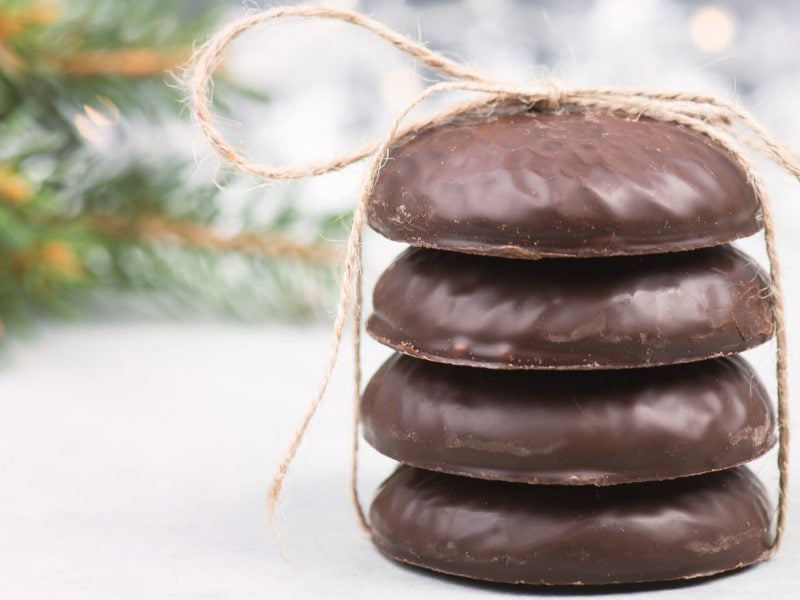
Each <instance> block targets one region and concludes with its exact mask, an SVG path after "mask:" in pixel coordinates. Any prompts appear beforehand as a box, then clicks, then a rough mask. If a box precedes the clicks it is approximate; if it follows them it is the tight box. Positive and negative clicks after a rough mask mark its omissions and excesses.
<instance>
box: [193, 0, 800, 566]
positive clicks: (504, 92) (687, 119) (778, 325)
mask: <svg viewBox="0 0 800 600" xmlns="http://www.w3.org/2000/svg"><path fill="white" fill-rule="evenodd" d="M287 17H300V18H315V19H329V20H333V21H343V22H345V23H349V24H352V25H356V26H358V27H361V28H364V29H367V30H369V31H372V32H373V33H375V34H377V35H378V36H380V37H381V38H383V39H384V40H386V41H387V42H389V43H390V44H392V45H393V46H395V47H396V48H398V49H399V50H400V51H402V52H403V53H405V54H407V55H409V56H411V57H412V58H413V59H415V60H416V61H417V62H418V63H420V64H422V65H424V66H426V67H428V68H429V69H432V70H433V71H435V72H437V73H439V74H440V75H441V76H442V77H443V78H445V79H449V80H447V81H441V82H439V83H434V84H431V85H429V86H428V87H426V88H425V89H424V90H423V91H422V92H421V93H420V94H419V95H418V96H417V97H416V98H414V100H412V101H411V102H409V103H408V104H407V105H406V106H405V108H403V109H402V110H401V111H400V113H399V114H398V115H397V116H396V117H395V119H394V122H393V123H392V125H391V127H390V128H389V131H388V133H387V134H386V136H385V137H383V139H379V140H375V141H372V142H369V143H367V144H364V145H362V146H361V147H359V148H357V149H355V150H353V151H352V152H349V153H346V154H342V155H341V156H337V157H335V158H333V159H331V160H328V161H318V162H312V163H308V164H305V165H296V164H287V165H280V166H274V165H270V164H259V163H254V162H251V161H250V160H249V159H248V158H246V157H245V156H243V155H242V154H241V153H240V151H239V150H237V149H236V148H235V147H234V146H232V145H231V144H230V143H229V142H228V141H227V140H226V139H225V137H224V136H223V135H222V134H221V133H220V132H219V130H218V129H217V128H216V126H215V125H214V120H213V116H212V114H211V110H210V105H211V103H212V89H211V87H212V86H211V83H212V74H213V73H214V71H215V69H216V68H217V66H218V65H219V63H220V62H221V60H222V58H223V55H224V52H225V49H226V48H227V47H228V45H230V44H231V43H232V42H233V41H234V40H235V39H236V38H237V37H239V36H240V35H241V34H242V33H244V32H245V31H248V30H250V29H252V28H254V27H256V26H258V25H261V24H263V23H266V22H268V21H274V20H277V19H283V18H287ZM188 91H189V99H190V102H191V109H192V113H193V117H194V119H195V121H196V122H197V124H198V125H199V127H200V129H201V130H202V132H203V134H204V135H205V137H206V138H207V139H208V141H209V142H210V144H211V145H212V146H213V148H214V149H215V150H216V151H217V152H218V153H219V155H220V156H221V157H222V158H223V159H225V160H226V161H227V162H229V163H230V164H232V165H233V166H234V167H236V168H237V169H239V170H240V171H242V172H244V173H247V174H249V175H252V176H255V177H259V178H263V179H267V180H297V179H304V178H306V177H313V176H315V175H321V174H324V173H329V172H331V171H336V170H338V169H341V168H343V167H346V166H348V165H350V164H352V163H355V162H357V161H360V160H362V159H364V158H369V159H370V163H369V169H368V171H367V175H366V178H365V180H364V184H363V186H362V188H361V192H360V195H359V198H358V202H357V204H356V206H355V208H354V211H353V224H352V228H351V230H350V235H349V237H348V238H347V244H346V250H345V255H344V266H343V272H342V280H341V291H340V298H339V303H338V306H337V308H336V317H335V319H334V325H333V335H332V338H331V342H330V348H329V350H328V359H327V363H326V364H325V368H324V370H323V374H322V379H321V380H320V382H319V386H318V388H317V390H316V392H315V394H314V396H313V397H312V399H311V402H310V403H309V405H308V408H307V409H306V413H305V414H304V416H303V418H302V420H301V421H300V425H299V427H298V428H297V430H296V431H295V432H294V434H293V436H292V438H291V441H290V443H289V447H288V448H287V450H286V453H285V455H284V457H283V459H282V460H281V462H280V464H279V466H278V469H277V472H276V473H275V476H274V477H273V479H272V483H271V485H270V488H269V492H268V495H267V511H268V514H269V516H270V522H271V523H273V525H274V513H275V506H276V503H277V501H278V498H279V496H280V493H281V488H282V487H283V483H284V480H285V478H286V475H287V473H288V471H289V467H290V465H291V463H292V460H293V459H294V457H295V454H296V453H297V450H298V448H299V446H300V443H301V442H302V440H303V437H304V436H305V434H306V431H307V429H308V426H309V424H310V422H311V420H312V419H313V417H314V414H315V413H316V412H317V409H318V408H319V405H320V403H321V402H322V399H323V397H324V396H325V392H326V390H327V388H328V383H329V382H330V379H331V375H332V373H333V369H334V366H335V365H336V361H337V358H338V355H339V349H340V346H341V341H342V337H343V335H344V330H345V326H346V325H347V319H348V317H349V316H352V323H353V352H354V355H355V361H354V362H355V367H354V371H353V384H354V387H355V398H354V399H355V410H354V418H353V439H352V462H351V481H350V490H351V495H352V499H353V504H354V506H355V510H356V515H357V517H358V522H359V524H360V525H361V527H362V528H363V529H364V531H365V532H370V531H371V529H370V525H369V523H368V521H367V518H366V516H365V514H364V510H363V508H362V506H361V502H360V501H359V498H358V490H357V486H356V482H357V474H358V462H357V456H358V445H359V437H358V435H359V431H358V429H359V404H360V400H361V360H360V353H361V298H362V282H361V270H362V268H361V236H362V231H363V229H364V223H365V216H366V208H367V203H368V201H369V197H370V195H371V193H372V189H373V187H374V185H375V181H376V179H377V177H378V174H379V173H380V170H381V167H382V166H383V164H384V163H385V162H386V160H387V158H388V152H389V150H390V148H391V147H393V146H395V145H396V144H399V143H401V142H403V141H405V140H407V139H409V138H411V137H413V136H414V135H416V134H418V133H419V132H421V131H422V130H424V129H426V128H428V127H430V126H432V125H437V124H442V123H446V122H448V121H450V120H452V119H454V118H455V117H457V116H461V115H483V116H488V115H490V114H492V113H493V112H495V111H497V110H500V109H502V110H505V111H508V110H511V111H519V112H523V111H537V112H548V111H549V112H553V111H560V110H573V111H575V110H577V111H595V112H601V113H607V114H613V115H617V116H622V117H627V118H633V119H639V118H642V117H644V118H648V119H654V120H656V121H662V122H665V123H673V124H676V125H681V126H683V127H687V128H689V129H692V130H694V131H697V132H699V133H702V134H703V135H705V136H707V137H708V138H710V139H711V140H713V141H714V142H716V143H718V144H719V145H721V146H722V147H724V148H725V149H726V150H727V151H728V152H729V153H730V154H731V155H732V157H733V159H734V160H735V161H736V162H738V163H739V164H740V165H741V167H742V169H743V170H744V172H745V174H746V176H747V179H748V181H749V183H750V184H751V185H752V186H753V189H754V191H755V194H756V197H757V198H758V201H759V203H760V206H761V213H762V218H763V225H764V239H765V243H766V251H767V256H768V258H769V269H770V276H771V289H770V290H769V293H770V294H771V296H772V300H773V321H774V331H775V338H776V362H775V370H776V377H777V393H778V399H777V404H778V438H779V442H778V468H779V471H780V477H779V497H778V509H777V516H776V523H775V534H774V537H773V541H772V552H773V553H774V552H775V551H776V550H777V549H778V546H779V544H780V542H781V539H782V537H783V534H784V531H785V527H786V512H787V505H788V499H787V492H788V475H789V414H788V406H787V405H788V389H787V363H786V358H787V357H786V355H787V348H786V331H785V327H784V304H783V295H782V291H781V280H780V263H779V260H778V252H777V248H776V246H775V229H774V223H773V215H772V206H771V204H770V201H769V197H768V196H767V192H766V189H765V187H764V184H763V182H762V180H761V178H760V177H759V175H758V173H757V172H756V170H755V168H754V166H753V164H752V163H751V161H750V159H749V158H748V156H747V155H746V154H745V153H744V146H747V147H749V148H751V149H752V150H754V151H755V152H757V153H758V154H760V155H762V156H764V157H766V158H767V159H768V160H770V161H771V162H773V163H775V164H777V165H778V166H780V167H781V168H782V169H784V170H785V171H788V172H789V173H790V174H791V175H793V176H794V177H795V178H796V179H797V180H798V181H800V161H798V159H797V158H796V157H795V156H793V155H792V154H791V153H790V152H789V150H787V149H786V148H785V147H784V146H783V145H782V144H781V143H780V142H779V141H778V140H777V139H776V138H775V137H774V136H773V135H772V134H771V133H770V132H769V131H767V130H766V129H765V128H764V127H763V126H762V125H760V124H759V123H758V122H757V121H756V120H755V119H754V118H753V117H751V116H750V114H748V113H747V112H746V111H745V110H744V109H743V108H741V107H739V106H737V105H736V104H734V103H732V102H729V101H727V100H723V99H720V98H716V97H714V96H710V95H705V94H692V93H686V92H678V91H654V90H649V89H639V88H628V89H617V88H604V87H589V88H580V87H565V86H563V85H562V84H560V83H558V82H556V81H555V80H552V79H548V80H545V81H543V82H541V83H539V84H536V85H524V86H521V85H516V84H510V83H505V82H502V81H497V80H494V79H492V78H490V77H486V76H484V75H482V74H480V73H479V72H477V71H474V70H472V69H471V68H469V67H467V66H466V65H462V64H459V63H457V62H454V61H452V60H450V59H448V58H446V57H444V56H442V55H441V54H438V53H436V52H433V51H431V50H429V49H428V48H426V47H425V46H424V45H422V44H420V43H418V42H415V41H413V40H411V39H410V38H408V37H406V36H403V35H401V34H399V33H397V32H396V31H393V30H392V29H390V28H388V27H386V26H385V25H383V24H382V23H380V22H378V21H375V20H373V19H370V18H368V17H365V16H363V15H361V14H359V13H356V12H352V11H348V10H341V9H334V8H325V7H311V6H296V7H290V6H283V7H276V8H272V9H270V10H266V11H263V12H260V13H255V14H251V15H248V16H246V17H244V18H242V19H240V20H238V21H236V22H234V23H232V24H231V25H228V26H227V27H225V28H224V29H222V30H221V31H220V32H218V33H217V34H216V35H214V36H213V37H212V38H211V39H209V40H208V42H206V43H205V44H204V45H203V46H202V47H200V48H199V49H198V50H197V52H196V53H195V56H194V58H193V61H192V64H191V67H190V70H189V78H188ZM450 91H462V92H473V93H476V94H479V98H478V99H475V100H468V101H459V102H457V103H454V104H452V105H451V106H448V107H447V108H445V109H442V110H439V111H438V112H436V113H434V114H433V115H431V116H429V117H426V118H422V119H419V120H416V121H414V122H412V123H410V124H405V125H404V122H405V120H406V117H407V116H408V114H409V112H411V111H412V110H413V109H414V108H415V107H417V106H418V105H419V104H421V103H422V102H424V101H425V100H427V99H428V98H430V97H432V96H435V95H437V94H440V93H442V92H450Z"/></svg>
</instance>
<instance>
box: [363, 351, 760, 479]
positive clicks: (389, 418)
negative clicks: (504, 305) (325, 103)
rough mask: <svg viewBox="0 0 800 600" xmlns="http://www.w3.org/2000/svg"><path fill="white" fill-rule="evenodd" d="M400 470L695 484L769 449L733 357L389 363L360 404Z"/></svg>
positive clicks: (753, 397) (742, 366) (753, 378)
mask: <svg viewBox="0 0 800 600" xmlns="http://www.w3.org/2000/svg"><path fill="white" fill-rule="evenodd" d="M361 418H362V423H363V426H364V437H365V438H366V439H367V441H368V442H369V443H370V444H371V445H372V446H373V447H375V448H376V449H377V450H378V451H380V452H382V453H383V454H386V455H387V456H390V457H391V458H394V459H395V460H398V461H400V462H402V463H405V464H409V465H413V466H416V467H422V468H424V469H430V470H434V471H443V472H447V473H454V474H457V475H466V476H470V477H478V478H483V479H501V480H506V481H520V482H526V483H539V484H572V485H582V484H594V485H610V484H618V483H630V482H636V481H653V480H655V481H660V480H663V479H671V478H675V477H685V476H688V475H696V474H698V473H705V472H708V471H714V470H718V469H723V468H727V467H732V466H734V465H738V464H741V463H744V462H747V461H750V460H752V459H754V458H756V457H757V456H759V455H761V454H763V453H764V452H766V451H767V450H769V449H770V448H771V447H772V445H773V444H774V443H775V433H774V432H775V415H774V411H773V408H772V403H771V402H770V399H769V394H768V393H767V391H766V390H765V389H764V386H763V385H762V384H761V382H760V381H759V379H758V376H757V375H756V374H755V372H754V371H753V369H752V368H751V367H750V366H749V365H748V364H747V362H746V361H745V360H744V359H742V358H739V357H734V358H719V359H712V360H708V361H701V362H695V363H689V364H685V365H676V366H669V367H654V368H650V369H630V370H626V371H579V372H567V371H496V370H495V371H488V370H485V369H475V368H470V367H456V366H452V365H442V364H436V363H431V362H427V361H423V360H419V359H416V358H411V357H409V356H404V355H401V354H396V355H394V356H393V357H391V358H390V359H389V360H388V361H387V362H386V363H384V365H383V366H382V367H381V368H380V369H379V370H378V371H377V372H376V373H375V375H374V376H373V377H372V379H371V380H370V382H369V384H368V385H367V387H366V389H365V390H364V395H363V398H362V403H361Z"/></svg>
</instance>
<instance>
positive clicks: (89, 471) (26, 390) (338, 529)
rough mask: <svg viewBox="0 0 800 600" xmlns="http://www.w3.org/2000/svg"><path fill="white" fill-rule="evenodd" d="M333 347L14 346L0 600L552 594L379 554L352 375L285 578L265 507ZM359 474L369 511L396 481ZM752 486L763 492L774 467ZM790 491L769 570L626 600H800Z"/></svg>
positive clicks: (105, 341) (170, 340)
mask: <svg viewBox="0 0 800 600" xmlns="http://www.w3.org/2000/svg"><path fill="white" fill-rule="evenodd" d="M327 336H328V333H327V328H325V327H321V326H320V327H314V328H308V329H291V328H288V327H279V326H274V327H266V326H260V327H255V326H244V325H235V324H210V323H179V324H174V323H172V324H171V323H161V322H152V321H151V322H141V323H114V322H105V323H102V322H101V323H85V322H84V323H77V324H70V325H49V326H45V327H43V329H42V330H41V331H40V332H39V333H38V335H37V337H35V338H32V339H29V340H27V341H19V340H17V341H16V342H15V343H14V344H13V345H12V348H11V349H10V352H9V353H8V354H7V356H6V359H5V360H4V364H3V365H2V366H1V367H0V474H2V475H1V477H2V494H0V597H2V598H9V599H15V600H17V599H28V598H48V599H49V598H59V599H71V598H76V599H77V598H80V599H82V600H91V599H95V598H97V599H104V600H105V599H109V598H115V599H118V598H119V599H126V598H131V599H133V598H136V599H141V598H159V599H171V598H193V599H211V598H215V599H216V598H220V599H222V598H224V599H240V598H265V599H267V598H269V599H276V600H283V599H295V598H324V599H326V600H333V599H338V598H348V599H351V598H352V599H357V598H365V599H370V600H379V599H383V598H412V597H413V598H458V599H466V598H479V597H480V598H485V597H487V596H488V595H490V591H491V592H492V593H493V594H496V595H498V596H502V595H508V594H515V593H522V594H527V595H532V596H535V595H539V594H545V593H547V590H536V589H530V588H526V589H521V590H517V589H516V588H508V587H504V588H496V587H493V588H487V587H483V586H476V585H472V584H467V583H464V582H462V581H460V580H457V579H454V578H453V579H451V578H444V577H435V576H429V575H426V574H424V573H423V572H421V571H416V570H411V569H408V568H401V567H398V566H397V565H395V564H393V563H391V562H389V561H388V560H385V559H383V558H382V557H380V556H379V555H378V553H377V552H376V551H375V550H373V548H372V547H371V546H370V544H369V543H368V542H367V541H366V540H365V539H364V538H363V537H362V535H361V533H360V532H359V530H358V528H357V526H356V524H355V521H354V519H353V517H352V512H351V509H350V506H349V500H348V494H347V469H348V467H347V464H348V444H349V436H350V398H351V396H350V393H349V388H348V372H349V371H348V364H347V361H345V362H344V363H343V364H342V365H341V366H340V368H339V369H338V371H337V376H336V380H335V381H334V385H333V388H332V390H331V394H330V395H329V397H328V399H327V402H326V404H325V406H324V408H323V410H322V412H321V413H320V416H319V419H318V420H317V421H316V422H315V423H314V425H313V426H312V429H311V435H310V439H309V443H307V444H305V445H304V447H303V449H302V450H301V452H300V456H299V458H298V461H297V463H296V464H295V467H294V470H293V475H292V476H291V477H290V479H289V480H288V483H287V494H286V498H285V501H284V502H283V503H282V507H283V517H282V519H281V527H282V531H283V536H284V538H285V546H286V552H287V555H288V557H289V558H290V559H291V560H292V563H291V564H290V563H287V562H285V561H284V560H283V559H282V558H281V557H280V555H279V552H278V549H277V547H276V545H275V544H274V543H273V542H272V540H271V538H270V536H269V530H268V527H267V523H266V520H265V516H264V492H265V488H266V484H267V481H268V478H269V476H270V475H271V473H272V470H273V468H274V467H275V464H276V462H277V460H278V458H279V456H280V454H281V452H282V449H283V447H284V445H285V444H286V442H287V441H288V437H289V431H290V430H291V428H292V427H294V425H295V422H296V419H297V417H298V415H299V414H300V413H301V411H302V407H303V405H304V403H305V402H306V401H307V399H308V397H309V395H310V393H311V392H312V390H313V387H314V385H315V381H316V376H317V373H318V371H319V368H320V366H321V364H322V361H323V355H324V352H325V348H326V346H327ZM367 353H368V361H367V363H368V365H367V369H366V370H367V373H369V372H370V371H371V370H372V368H374V365H376V364H377V363H378V361H380V360H381V359H382V357H383V356H384V355H385V351H384V350H383V349H381V348H379V347H378V346H377V345H375V344H373V343H371V342H369V343H368V348H367ZM794 430H795V431H796V430H797V428H796V427H794ZM363 455H364V467H363V469H364V475H363V480H362V489H363V491H364V496H365V497H366V498H369V497H370V496H371V495H372V490H373V489H374V488H375V486H376V485H377V483H379V481H380V480H381V479H382V478H383V477H384V476H385V475H387V474H388V473H389V472H390V470H391V463H389V462H388V461H386V460H385V459H383V458H380V457H378V456H377V455H376V454H375V453H374V452H373V451H372V450H369V449H365V450H364V453H363ZM797 459H798V457H797V453H796V452H795V464H800V462H798V461H797ZM758 470H759V472H762V471H763V472H764V473H768V471H769V469H768V465H764V466H762V467H759V468H758ZM766 479H767V480H769V481H772V480H773V479H774V477H772V476H771V475H769V474H767V476H766ZM799 479H800V478H798V477H797V476H796V477H795V483H794V494H793V499H794V502H793V504H794V506H793V510H794V514H793V515H792V519H791V521H790V530H789V532H788V534H787V536H786V543H785V546H784V548H783V550H782V552H781V553H780V554H779V555H778V556H777V557H776V558H775V559H773V560H772V561H770V562H768V563H766V564H763V565H760V566H757V567H755V568H752V569H748V570H745V571H743V572H740V573H738V574H735V575H732V576H728V577H723V578H717V579H712V580H710V581H708V582H706V583H703V584H701V585H693V586H688V587H686V586H683V587H679V588H674V589H666V590H658V591H654V590H652V589H646V590H640V591H637V592H635V593H634V594H633V596H635V597H648V598H650V597H658V598H664V599H667V598H688V599H691V598H702V599H703V600H705V599H708V598H726V599H736V598H756V597H768V598H770V599H777V600H780V599H783V598H791V597H796V596H794V595H793V593H796V589H795V588H796V587H797V584H798V583H800V577H798V572H797V564H798V561H800V510H799V509H800V506H798V503H797V499H798V498H799V497H800V490H798V486H797V482H798V480H799ZM566 595H567V596H569V595H571V592H567V594H566ZM630 595H631V594H627V595H626V597H630Z"/></svg>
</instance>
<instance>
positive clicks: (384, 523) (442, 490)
mask: <svg viewBox="0 0 800 600" xmlns="http://www.w3.org/2000/svg"><path fill="white" fill-rule="evenodd" d="M370 518H371V523H372V538H373V541H374V543H375V545H376V546H377V547H378V549H379V550H380V551H381V552H383V553H384V554H386V555H387V556H389V557H390V558H393V559H396V560H400V561H403V562H406V563H409V564H412V565H416V566H419V567H424V568H427V569H432V570H434V571H440V572H442V573H448V574H451V575H460V576H463V577H470V578H474V579H483V580H488V581H497V582H507V583H529V584H607V583H634V582H645V581H663V580H672V579H683V578H691V577H699V576H703V575H711V574H715V573H720V572H723V571H728V570H731V569H737V568H740V567H743V566H745V565H750V564H753V563H755V562H758V561H761V560H764V559H765V558H767V557H768V555H769V551H770V550H769V545H768V544H769V527H770V507H769V501H768V499H767V496H766V493H765V491H764V488H763V487H762V485H761V484H760V482H759V481H758V480H757V479H756V477H755V476H754V475H753V474H752V473H750V472H749V471H748V470H747V469H746V468H744V467H737V468H735V469H729V470H726V471H719V472H717V473H710V474H707V475H699V476H697V477H687V478H682V479H675V480H671V481H663V482H658V483H634V484H628V485H618V486H609V487H602V488H597V487H591V486H546V485H545V486H538V485H528V484H523V483H506V482H497V481H484V480H480V479H472V478H468V477H457V476H455V475H445V474H442V473H434V472H432V471H424V470H421V469H414V468H412V467H400V468H399V469H398V470H397V471H396V472H395V473H394V474H393V475H392V476H391V477H389V479H388V480H386V481H385V482H384V483H383V485H382V486H381V488H380V490H379V492H378V495H377V496H376V498H375V500H374V501H373V503H372V507H371V509H370Z"/></svg>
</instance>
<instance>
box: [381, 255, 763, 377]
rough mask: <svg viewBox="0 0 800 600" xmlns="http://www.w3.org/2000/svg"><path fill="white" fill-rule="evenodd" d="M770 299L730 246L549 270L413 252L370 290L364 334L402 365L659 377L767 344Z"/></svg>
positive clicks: (547, 264) (557, 262)
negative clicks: (615, 371)
mask: <svg viewBox="0 0 800 600" xmlns="http://www.w3.org/2000/svg"><path fill="white" fill-rule="evenodd" d="M768 289H769V284H768V277H767V275H766V274H765V273H764V272H763V270H761V269H760V268H759V267H758V266H757V265H756V263H755V261H753V259H751V258H749V257H748V256H747V255H745V254H743V253H741V252H739V251H738V250H735V249H734V248H733V247H731V246H720V247H716V248H707V249H703V250H695V251H693V252H678V253H673V254H658V255H649V256H632V257H630V256H629V257H613V258H592V259H549V260H542V261H530V260H508V259H503V258H495V257H486V256H474V255H468V254H459V253H455V252H444V251H441V250H430V249H422V248H412V249H409V250H406V251H405V252H403V253H402V254H400V256H399V257H398V258H397V259H396V260H395V261H394V262H393V263H392V264H391V265H390V266H389V268H388V269H387V270H386V271H385V272H384V273H383V275H381V277H380V278H379V280H378V282H377V284H376V285H375V290H374V293H373V306H374V312H373V314H372V316H371V317H370V318H369V321H368V323H367V331H368V332H369V333H370V334H371V335H372V336H373V337H374V338H375V339H376V340H378V341H379V342H382V343H384V344H386V345H388V346H391V347H393V348H395V349H396V350H399V351H400V352H403V353H405V354H410V355H412V356H417V357H420V358H425V359H428V360H432V361H437V362H445V363H452V364H463V365H468V366H480V367H486V368H496V369H545V368H557V369H559V368H560V369H598V368H624V367H643V366H654V365H661V364H672V363H681V362H688V361H693V360H698V359H703V358H711V357H715V356H722V355H727V354H733V353H736V352H741V351H742V350H745V349H747V348H750V347H753V346H756V345H758V344H760V343H762V342H764V341H765V340H767V339H768V338H769V337H770V336H771V335H772V303H771V300H770V298H769V294H768Z"/></svg>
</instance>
